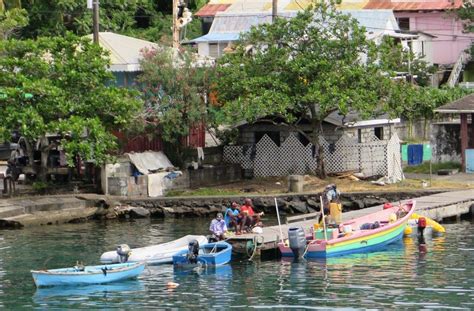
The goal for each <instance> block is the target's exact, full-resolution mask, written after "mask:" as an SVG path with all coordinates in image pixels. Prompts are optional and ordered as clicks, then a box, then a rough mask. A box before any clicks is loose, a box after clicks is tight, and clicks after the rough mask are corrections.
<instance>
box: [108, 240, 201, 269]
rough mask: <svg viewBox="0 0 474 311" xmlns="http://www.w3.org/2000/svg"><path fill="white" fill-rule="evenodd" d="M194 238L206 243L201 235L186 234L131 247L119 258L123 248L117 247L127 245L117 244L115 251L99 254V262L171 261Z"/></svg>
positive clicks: (153, 262)
mask: <svg viewBox="0 0 474 311" xmlns="http://www.w3.org/2000/svg"><path fill="white" fill-rule="evenodd" d="M193 240H196V241H198V242H199V244H204V243H207V238H206V237H205V236H203V235H186V236H184V237H182V238H179V239H176V240H174V241H170V242H166V243H162V244H157V245H151V246H146V247H140V248H132V249H130V250H128V251H129V252H127V251H126V252H125V253H128V254H127V258H126V259H125V260H124V258H121V255H120V254H123V249H122V250H119V248H123V247H128V246H127V245H126V244H124V245H119V246H117V250H116V251H109V252H105V253H103V254H102V256H100V262H101V263H104V264H112V263H120V262H146V263H147V264H148V265H157V264H165V263H172V262H173V258H172V257H173V255H175V254H177V253H178V252H180V251H185V250H186V249H187V248H188V244H189V243H190V242H191V241H193Z"/></svg>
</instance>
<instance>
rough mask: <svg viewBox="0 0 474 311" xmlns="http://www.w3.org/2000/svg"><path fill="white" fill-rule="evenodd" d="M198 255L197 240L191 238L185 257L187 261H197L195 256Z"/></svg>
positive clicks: (193, 262)
mask: <svg viewBox="0 0 474 311" xmlns="http://www.w3.org/2000/svg"><path fill="white" fill-rule="evenodd" d="M198 255H199V242H198V241H197V240H192V241H190V242H189V244H188V253H187V254H186V259H187V260H188V261H189V263H192V264H195V263H197V258H198Z"/></svg>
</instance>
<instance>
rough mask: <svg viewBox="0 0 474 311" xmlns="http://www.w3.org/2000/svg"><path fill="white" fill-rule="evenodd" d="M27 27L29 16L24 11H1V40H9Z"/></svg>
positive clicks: (15, 9)
mask: <svg viewBox="0 0 474 311" xmlns="http://www.w3.org/2000/svg"><path fill="white" fill-rule="evenodd" d="M26 25H28V16H27V13H26V11H25V10H24V9H17V8H14V9H11V10H4V11H2V10H0V40H5V39H8V38H9V37H11V36H12V35H14V34H16V33H17V32H18V31H19V30H20V29H21V28H22V27H24V26H26Z"/></svg>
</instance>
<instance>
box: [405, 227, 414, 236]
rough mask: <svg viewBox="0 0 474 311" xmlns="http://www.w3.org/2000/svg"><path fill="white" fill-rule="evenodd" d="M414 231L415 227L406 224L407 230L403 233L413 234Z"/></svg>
mask: <svg viewBox="0 0 474 311" xmlns="http://www.w3.org/2000/svg"><path fill="white" fill-rule="evenodd" d="M412 233H413V229H412V228H411V227H410V226H406V227H405V230H404V231H403V234H405V235H411V234H412Z"/></svg>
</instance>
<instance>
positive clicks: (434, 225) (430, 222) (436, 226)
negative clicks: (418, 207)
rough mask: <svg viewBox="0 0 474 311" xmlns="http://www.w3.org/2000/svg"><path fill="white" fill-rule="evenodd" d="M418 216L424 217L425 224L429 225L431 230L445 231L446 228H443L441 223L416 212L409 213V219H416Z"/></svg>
mask: <svg viewBox="0 0 474 311" xmlns="http://www.w3.org/2000/svg"><path fill="white" fill-rule="evenodd" d="M420 217H424V218H425V219H426V224H427V225H428V226H429V227H431V228H433V231H435V232H438V233H445V232H446V229H444V227H443V226H442V225H440V224H439V223H437V222H436V221H434V220H433V219H431V218H428V217H426V216H422V215H418V214H416V213H413V214H411V219H418V218H420Z"/></svg>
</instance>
